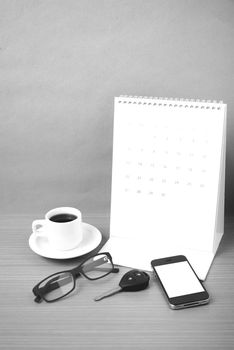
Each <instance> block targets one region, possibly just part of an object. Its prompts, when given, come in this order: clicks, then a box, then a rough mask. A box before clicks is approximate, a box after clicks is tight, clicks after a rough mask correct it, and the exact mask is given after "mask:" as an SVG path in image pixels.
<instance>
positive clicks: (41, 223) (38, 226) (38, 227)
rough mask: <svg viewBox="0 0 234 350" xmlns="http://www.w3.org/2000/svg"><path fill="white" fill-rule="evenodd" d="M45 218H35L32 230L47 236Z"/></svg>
mask: <svg viewBox="0 0 234 350" xmlns="http://www.w3.org/2000/svg"><path fill="white" fill-rule="evenodd" d="M45 222H46V221H45V220H34V221H33V223H32V231H33V233H34V234H35V235H37V236H45V235H46V234H45V232H44V230H43V227H45Z"/></svg>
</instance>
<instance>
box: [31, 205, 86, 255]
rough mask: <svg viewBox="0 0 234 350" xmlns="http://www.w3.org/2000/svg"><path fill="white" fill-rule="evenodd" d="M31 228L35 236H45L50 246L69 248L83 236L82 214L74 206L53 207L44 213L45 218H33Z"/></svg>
mask: <svg viewBox="0 0 234 350" xmlns="http://www.w3.org/2000/svg"><path fill="white" fill-rule="evenodd" d="M32 230H33V233H34V234H35V235H36V236H40V237H45V238H47V240H48V242H49V244H50V246H51V247H52V248H54V249H57V250H70V249H73V248H75V247H77V246H78V245H79V243H80V242H81V240H82V238H83V232H82V215H81V212H80V211H79V210H78V209H76V208H71V207H60V208H55V209H52V210H50V211H48V213H46V214H45V219H42V220H34V221H33V223H32Z"/></svg>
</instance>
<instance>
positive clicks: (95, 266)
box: [71, 258, 119, 277]
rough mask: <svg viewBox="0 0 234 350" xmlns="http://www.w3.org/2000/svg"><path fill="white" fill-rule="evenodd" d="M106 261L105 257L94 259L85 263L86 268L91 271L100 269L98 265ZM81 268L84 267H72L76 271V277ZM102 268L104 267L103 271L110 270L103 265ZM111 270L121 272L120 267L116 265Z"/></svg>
mask: <svg viewBox="0 0 234 350" xmlns="http://www.w3.org/2000/svg"><path fill="white" fill-rule="evenodd" d="M105 262H106V261H105V259H104V258H100V259H98V260H95V261H92V262H90V263H89V264H87V265H85V269H86V271H91V270H94V269H95V270H98V267H99V266H100V265H102V264H103V263H105ZM81 269H82V267H81V266H80V265H79V266H77V267H75V268H74V269H72V270H71V271H73V273H75V276H76V277H79V275H80V271H81ZM101 269H102V271H105V270H106V271H109V269H108V268H105V267H102V268H101ZM111 272H113V273H117V272H119V268H118V267H114V268H113V270H112V271H111Z"/></svg>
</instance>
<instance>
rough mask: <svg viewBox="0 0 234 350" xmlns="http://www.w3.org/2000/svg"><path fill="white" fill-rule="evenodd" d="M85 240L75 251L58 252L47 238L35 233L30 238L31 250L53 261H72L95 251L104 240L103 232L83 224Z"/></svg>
mask: <svg viewBox="0 0 234 350" xmlns="http://www.w3.org/2000/svg"><path fill="white" fill-rule="evenodd" d="M82 226H83V239H82V241H81V243H80V244H79V245H78V246H77V247H76V248H74V249H70V250H56V249H54V248H53V247H51V246H50V245H49V242H48V240H47V239H46V238H45V237H41V236H36V235H35V234H34V233H32V234H31V236H30V237H29V246H30V248H31V249H32V250H33V251H34V252H35V253H36V254H38V255H41V256H44V257H45V258H51V259H71V258H76V257H78V256H81V255H84V254H87V253H89V252H91V251H92V250H93V249H95V248H96V247H97V246H98V245H99V243H100V242H101V240H102V235H101V232H100V231H99V230H98V229H97V228H96V227H94V226H92V225H90V224H86V223H85V222H82Z"/></svg>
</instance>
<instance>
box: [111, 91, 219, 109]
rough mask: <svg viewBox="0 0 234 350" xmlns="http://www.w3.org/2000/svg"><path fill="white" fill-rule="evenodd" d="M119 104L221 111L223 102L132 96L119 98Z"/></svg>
mask: <svg viewBox="0 0 234 350" xmlns="http://www.w3.org/2000/svg"><path fill="white" fill-rule="evenodd" d="M117 102H118V103H123V104H137V105H145V106H159V107H174V108H176V107H177V108H200V109H212V110H220V109H221V106H223V105H224V104H223V101H219V102H217V101H216V100H213V101H211V100H200V99H184V98H168V97H152V96H150V97H149V96H131V95H120V96H119V97H117Z"/></svg>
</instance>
